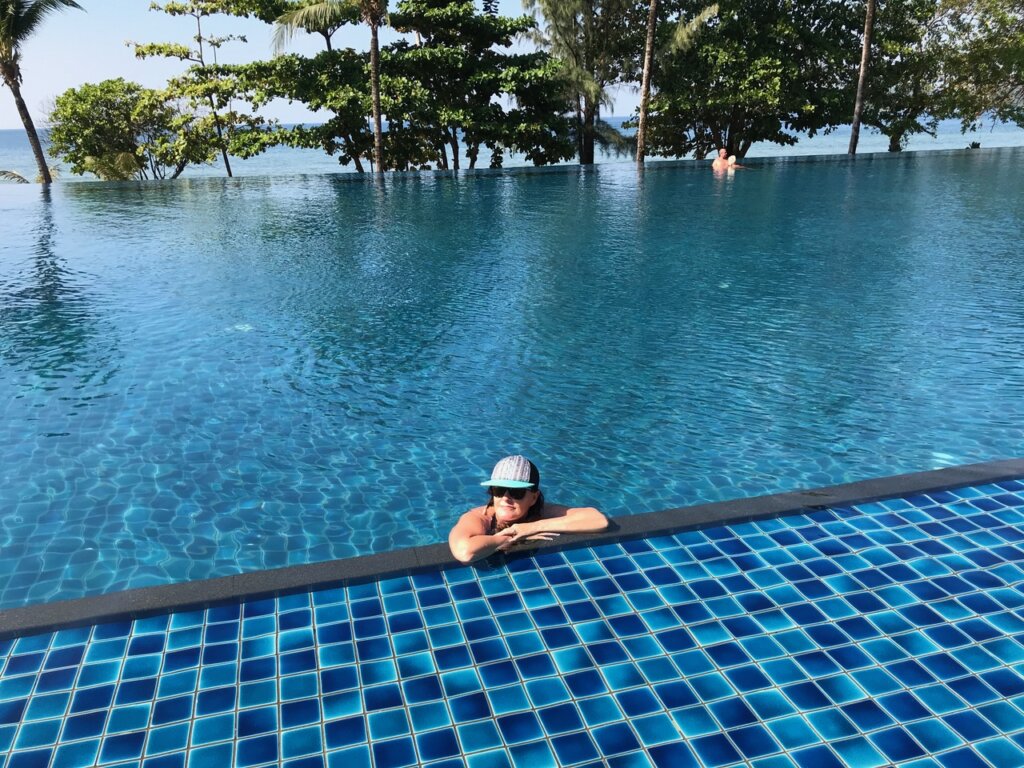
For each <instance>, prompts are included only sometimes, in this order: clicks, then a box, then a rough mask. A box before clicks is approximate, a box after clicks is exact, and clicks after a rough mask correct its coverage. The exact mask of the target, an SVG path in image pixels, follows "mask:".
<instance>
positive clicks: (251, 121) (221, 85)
mask: <svg viewBox="0 0 1024 768" xmlns="http://www.w3.org/2000/svg"><path fill="white" fill-rule="evenodd" d="M232 7H233V3H232V2H231V0H187V2H167V3H163V4H162V5H161V4H160V3H155V2H154V3H151V4H150V9H151V10H155V11H162V12H163V13H166V14H168V15H169V16H173V17H189V18H191V19H192V20H193V22H194V23H195V26H196V34H195V35H194V37H193V38H192V39H193V41H194V42H195V44H196V46H195V47H194V48H193V47H191V46H188V45H184V44H181V43H134V47H135V55H136V56H137V57H138V58H140V59H145V58H149V57H151V56H161V57H164V58H173V59H179V60H181V61H183V62H189V63H190V64H191V66H189V67H188V69H186V71H185V72H184V73H183V74H182V75H181V76H179V77H176V78H173V79H172V80H171V81H170V82H168V84H167V94H168V97H169V98H171V99H174V100H178V101H181V102H182V103H184V104H187V105H188V107H189V110H190V111H191V112H192V113H193V115H194V116H195V124H194V128H195V130H196V132H197V133H198V134H199V135H204V136H205V135H209V134H210V133H211V132H212V134H214V135H215V138H214V140H213V141H214V144H215V146H216V148H217V150H218V151H219V152H220V155H221V157H222V159H223V161H224V168H225V170H226V172H227V175H228V176H231V175H232V173H231V163H230V161H229V159H228V155H229V154H230V153H231V151H232V149H233V148H234V147H252V146H254V145H253V144H252V143H251V142H246V141H244V140H243V139H239V138H238V137H237V134H238V133H239V132H243V133H251V132H254V131H259V130H263V129H264V128H265V127H266V126H267V125H268V123H267V121H266V120H264V119H263V118H262V117H260V116H258V115H255V114H251V113H247V112H241V111H239V110H236V109H235V108H234V104H233V101H234V100H235V99H236V98H237V96H238V87H239V86H238V84H237V83H236V82H235V81H234V79H233V78H232V77H231V70H230V69H229V68H226V67H221V66H218V63H217V51H218V50H219V49H220V47H221V46H222V45H224V44H225V43H228V42H232V41H239V42H243V43H244V42H245V41H246V40H245V37H243V36H241V35H225V36H220V37H213V36H209V35H206V34H204V33H203V26H202V25H203V20H204V19H206V18H208V17H209V16H212V15H214V14H217V13H230V12H231V10H232Z"/></svg>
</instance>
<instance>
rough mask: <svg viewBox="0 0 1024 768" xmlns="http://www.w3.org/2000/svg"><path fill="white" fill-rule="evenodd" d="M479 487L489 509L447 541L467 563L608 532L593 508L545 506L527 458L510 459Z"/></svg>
mask: <svg viewBox="0 0 1024 768" xmlns="http://www.w3.org/2000/svg"><path fill="white" fill-rule="evenodd" d="M480 485H483V486H486V487H487V494H488V497H489V498H488V499H487V504H486V505H484V506H482V507H475V508H474V509H471V510H469V512H466V513H465V514H464V515H463V516H462V517H461V518H459V522H458V523H456V524H455V527H454V528H452V532H451V533H450V534H449V536H448V546H449V547H450V548H451V551H452V554H453V555H454V556H455V559H456V560H458V561H459V562H462V563H469V562H472V561H473V560H479V559H480V558H483V557H487V556H488V555H490V554H492V553H494V552H504V551H506V550H507V549H508V548H509V547H512V546H514V545H516V544H518V543H520V542H523V541H544V540H547V539H552V538H554V537H555V536H557V535H558V534H559V533H591V532H596V531H603V530H604V529H605V528H607V527H608V518H607V517H605V516H604V515H603V514H602V513H601V512H599V511H598V510H596V509H594V508H593V507H563V506H561V505H559V504H548V503H546V502H545V501H544V494H543V493H542V492H541V490H540V471H539V470H538V469H537V466H536V465H535V464H534V463H533V462H532V461H530V460H529V459H527V458H526V457H525V456H506V457H505V458H504V459H502V460H501V461H499V462H498V463H497V464H495V465H494V471H492V472H491V477H490V479H489V480H484V481H483V482H482V483H480Z"/></svg>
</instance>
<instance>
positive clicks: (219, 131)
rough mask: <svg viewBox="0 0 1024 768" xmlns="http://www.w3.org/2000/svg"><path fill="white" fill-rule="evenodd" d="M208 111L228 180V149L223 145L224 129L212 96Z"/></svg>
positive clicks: (229, 165) (229, 171) (229, 163)
mask: <svg viewBox="0 0 1024 768" xmlns="http://www.w3.org/2000/svg"><path fill="white" fill-rule="evenodd" d="M210 109H211V111H212V112H213V125H214V127H215V128H216V129H217V141H218V143H219V144H220V156H221V157H222V158H224V170H225V171H227V174H228V178H229V179H230V178H231V177H232V175H233V174H232V173H231V161H229V160H228V148H227V147H226V146H225V145H224V129H223V128H221V125H220V115H218V114H217V108H216V107H215V106H214V102H213V96H211V97H210Z"/></svg>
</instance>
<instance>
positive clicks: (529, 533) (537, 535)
mask: <svg viewBox="0 0 1024 768" xmlns="http://www.w3.org/2000/svg"><path fill="white" fill-rule="evenodd" d="M542 522H543V521H540V520H538V521H537V522H534V523H516V524H515V525H510V526H509V527H508V528H506V529H504V530H503V531H499V532H498V533H496V534H495V535H496V536H507V538H506V539H505V541H503V542H502V543H501V544H499V545H498V551H499V552H505V551H507V550H508V549H509V548H510V547H513V546H515V545H516V544H520V543H522V542H524V541H550V540H551V539H553V538H555V537H556V536H558V534H557V533H555V532H554V531H540V530H537V528H538V527H539V526H538V525H537V523H542Z"/></svg>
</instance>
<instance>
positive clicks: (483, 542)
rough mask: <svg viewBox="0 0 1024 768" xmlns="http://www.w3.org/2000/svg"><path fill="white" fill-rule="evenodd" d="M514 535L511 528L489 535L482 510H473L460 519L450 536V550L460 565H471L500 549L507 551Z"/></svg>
mask: <svg viewBox="0 0 1024 768" xmlns="http://www.w3.org/2000/svg"><path fill="white" fill-rule="evenodd" d="M513 535H514V534H513V533H511V528H506V529H505V530H503V531H499V532H498V533H495V534H489V533H488V532H487V523H486V521H485V520H484V516H483V515H482V514H481V513H480V510H479V509H471V510H470V511H469V512H467V513H466V514H464V515H463V516H462V517H461V518H459V522H457V523H456V524H455V527H454V528H452V532H451V533H450V534H448V548H449V549H450V550H451V551H452V555H453V556H454V557H455V559H456V560H458V561H459V562H460V563H471V562H473V561H474V560H479V559H481V558H484V557H487V556H488V555H491V554H493V553H494V552H497V551H498V550H499V549H507V548H508V545H509V544H510V543H511V539H512V536H513Z"/></svg>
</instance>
